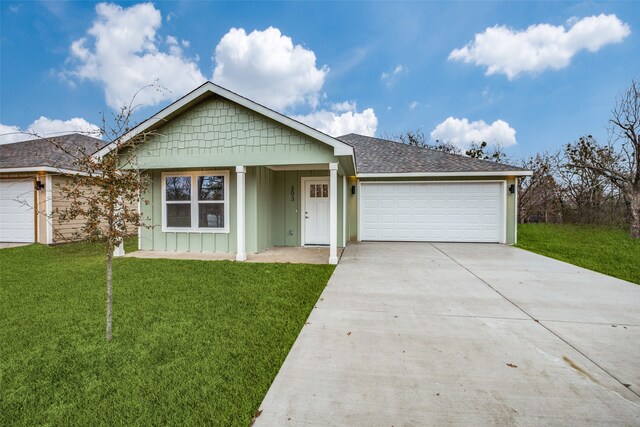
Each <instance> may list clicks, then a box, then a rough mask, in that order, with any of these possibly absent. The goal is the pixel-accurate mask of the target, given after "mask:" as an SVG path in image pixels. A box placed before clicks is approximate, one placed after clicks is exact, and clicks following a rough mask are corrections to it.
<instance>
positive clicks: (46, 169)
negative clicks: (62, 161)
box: [0, 166, 87, 175]
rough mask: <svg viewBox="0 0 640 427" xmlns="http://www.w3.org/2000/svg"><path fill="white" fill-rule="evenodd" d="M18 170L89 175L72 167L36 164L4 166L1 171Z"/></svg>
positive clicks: (13, 171) (15, 171)
mask: <svg viewBox="0 0 640 427" xmlns="http://www.w3.org/2000/svg"><path fill="white" fill-rule="evenodd" d="M17 172H51V173H59V174H65V175H87V174H86V173H84V172H79V171H74V170H72V169H58V168H54V167H51V166H35V167H23V168H2V169H0V173H17Z"/></svg>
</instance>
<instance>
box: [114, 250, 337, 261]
mask: <svg viewBox="0 0 640 427" xmlns="http://www.w3.org/2000/svg"><path fill="white" fill-rule="evenodd" d="M343 249H344V248H338V257H340V256H341V255H342V251H343ZM125 257H130V258H148V259H191V260H199V261H235V259H236V254H235V253H223V252H171V251H135V252H130V253H128V254H126V255H125ZM246 262H274V263H285V264H286V263H291V264H328V263H329V248H328V247H302V248H301V247H273V248H269V249H267V250H265V251H262V252H260V253H257V254H248V255H247V261H246Z"/></svg>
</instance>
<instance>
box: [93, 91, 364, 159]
mask: <svg viewBox="0 0 640 427" xmlns="http://www.w3.org/2000/svg"><path fill="white" fill-rule="evenodd" d="M207 92H210V93H213V94H216V95H219V96H221V97H223V98H226V99H228V100H230V101H232V102H235V103H236V104H239V105H242V106H243V107H245V108H248V109H250V110H253V111H255V112H257V113H259V114H262V115H263V116H266V117H268V118H270V119H272V120H274V121H276V122H278V123H281V124H283V125H285V126H287V127H290V128H292V129H295V130H297V131H298V132H300V133H303V134H305V135H307V136H309V137H311V138H313V139H317V140H319V141H321V142H323V143H325V144H327V145H330V146H331V147H333V149H334V156H353V147H351V146H350V145H348V144H345V143H344V142H342V141H339V140H337V139H335V138H333V137H331V136H329V135H327V134H324V133H322V132H320V131H318V130H316V129H314V128H312V127H310V126H307V125H305V124H303V123H301V122H299V121H297V120H294V119H292V118H290V117H287V116H285V115H283V114H280V113H277V112H275V111H273V110H271V109H269V108H267V107H265V106H263V105H260V104H258V103H256V102H254V101H251V100H250V99H247V98H245V97H243V96H241V95H238V94H237V93H234V92H231V91H230V90H227V89H225V88H223V87H220V86H218V85H216V84H213V83H211V82H206V83H204V84H203V85H202V86H200V87H199V88H197V89H195V90H193V91H192V92H190V93H188V94H187V95H185V96H183V97H182V98H180V99H179V100H177V101H176V102H174V103H173V104H171V105H169V106H168V107H166V108H164V109H162V110H160V111H159V112H158V113H156V114H155V115H154V116H152V117H150V118H149V119H147V120H145V121H144V122H142V123H140V124H139V125H138V126H136V127H135V128H133V129H132V130H131V131H129V132H128V133H127V134H126V135H124V136H123V137H122V139H121V140H122V142H126V141H128V140H129V139H131V138H133V137H134V136H135V135H137V134H139V133H141V132H144V131H146V130H148V129H149V128H151V127H153V126H154V125H156V124H157V123H159V122H161V121H163V120H164V119H165V118H167V117H168V116H170V115H172V114H175V113H176V112H178V111H180V110H181V109H182V108H184V107H186V106H187V105H188V104H190V103H191V102H193V101H194V100H196V99H198V98H199V97H201V96H203V95H205V94H206V93H207ZM114 148H115V144H113V143H111V144H109V145H107V146H106V147H104V148H103V149H101V150H100V151H98V152H97V153H95V154H94V155H95V156H97V157H102V156H104V155H105V154H107V153H109V152H111V151H112V150H113V149H114Z"/></svg>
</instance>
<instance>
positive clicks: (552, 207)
mask: <svg viewBox="0 0 640 427" xmlns="http://www.w3.org/2000/svg"><path fill="white" fill-rule="evenodd" d="M553 157H554V156H553V155H552V154H549V153H542V154H537V155H536V156H535V157H530V158H528V159H525V160H523V161H522V162H521V166H522V167H523V168H525V169H528V170H530V171H533V175H531V176H525V177H521V178H520V179H519V180H518V221H519V222H520V223H525V222H560V221H561V220H562V215H561V209H560V207H561V205H560V192H561V189H560V186H559V185H558V184H557V182H556V180H555V178H554V176H553V172H554V170H553V168H554V159H553Z"/></svg>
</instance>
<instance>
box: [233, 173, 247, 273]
mask: <svg viewBox="0 0 640 427" xmlns="http://www.w3.org/2000/svg"><path fill="white" fill-rule="evenodd" d="M246 173H247V168H245V167H244V166H236V182H237V191H236V199H237V202H236V211H237V220H236V234H237V236H238V243H237V247H236V261H246V260H247V252H246V248H245V220H244V219H245V214H244V213H245V212H244V211H245V209H244V201H245V190H244V187H245V186H244V180H245V175H246Z"/></svg>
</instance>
